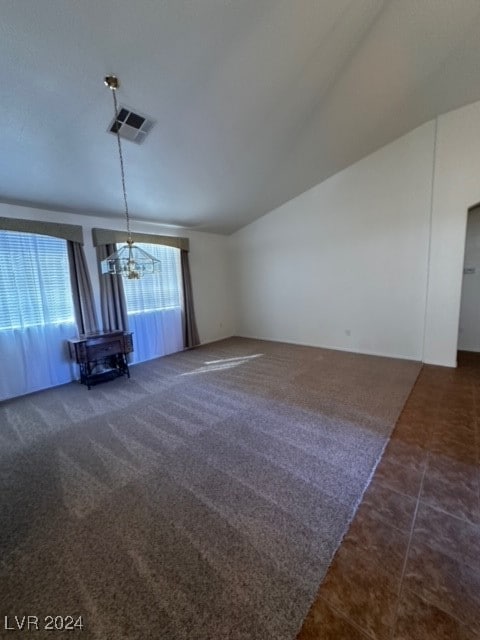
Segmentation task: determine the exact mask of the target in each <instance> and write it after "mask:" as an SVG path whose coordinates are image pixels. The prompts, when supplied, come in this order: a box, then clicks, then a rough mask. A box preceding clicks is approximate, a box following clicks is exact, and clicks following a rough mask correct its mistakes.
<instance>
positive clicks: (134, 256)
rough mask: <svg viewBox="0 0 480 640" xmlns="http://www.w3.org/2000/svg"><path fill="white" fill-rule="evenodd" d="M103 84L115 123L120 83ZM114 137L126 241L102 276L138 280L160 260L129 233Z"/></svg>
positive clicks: (156, 268)
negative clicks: (125, 222) (107, 89)
mask: <svg viewBox="0 0 480 640" xmlns="http://www.w3.org/2000/svg"><path fill="white" fill-rule="evenodd" d="M104 82H105V84H106V85H107V87H108V88H109V89H111V91H112V95H113V108H114V112H115V121H116V120H117V117H118V104H117V95H116V91H117V89H118V87H119V86H120V81H119V80H118V78H117V77H116V76H107V77H106V78H105V80H104ZM115 135H116V138H117V147H118V157H119V161H120V174H121V177H122V192H123V202H124V208H125V218H126V221H127V240H126V244H124V245H123V246H122V247H120V248H119V249H117V251H115V252H114V253H112V254H111V255H109V256H108V257H107V258H105V260H102V262H101V271H102V274H104V275H107V274H110V275H120V276H123V277H124V278H128V279H129V280H138V279H139V278H141V277H142V276H144V275H146V274H150V273H156V272H159V271H160V270H161V264H160V260H157V258H154V257H153V256H152V255H150V254H149V253H148V252H147V251H144V250H143V249H141V248H140V247H137V246H136V245H135V244H134V242H133V240H132V234H131V233H130V214H129V211H128V200H127V189H126V186H125V167H124V162H123V153H122V142H121V140H120V135H119V132H118V127H117V128H116V131H115Z"/></svg>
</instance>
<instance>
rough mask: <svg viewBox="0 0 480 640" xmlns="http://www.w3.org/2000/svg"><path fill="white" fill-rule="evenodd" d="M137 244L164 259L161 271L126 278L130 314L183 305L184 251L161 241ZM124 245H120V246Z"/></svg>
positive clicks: (126, 293) (126, 295)
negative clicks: (182, 271)
mask: <svg viewBox="0 0 480 640" xmlns="http://www.w3.org/2000/svg"><path fill="white" fill-rule="evenodd" d="M136 244H137V246H138V247H140V248H141V249H144V251H147V252H148V253H150V254H151V255H152V256H154V257H155V258H157V259H158V260H160V263H161V271H160V272H159V273H153V274H149V275H146V276H144V277H143V278H141V279H140V280H128V279H125V280H124V281H123V284H124V288H125V298H126V300H127V312H128V315H133V314H138V313H148V312H149V311H159V310H162V309H173V308H179V307H181V305H182V288H181V287H182V284H181V283H182V278H181V264H180V250H179V249H176V248H174V247H166V246H163V245H158V244H146V243H136ZM121 246H122V245H120V244H119V245H117V248H120V247H121Z"/></svg>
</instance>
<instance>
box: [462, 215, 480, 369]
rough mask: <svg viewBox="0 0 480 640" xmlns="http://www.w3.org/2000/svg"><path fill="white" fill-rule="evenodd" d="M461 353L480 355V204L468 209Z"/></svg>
mask: <svg viewBox="0 0 480 640" xmlns="http://www.w3.org/2000/svg"><path fill="white" fill-rule="evenodd" d="M458 352H459V354H458V355H459V356H460V357H461V356H462V355H463V358H462V359H464V358H465V355H467V354H465V352H467V353H471V354H474V353H478V354H479V357H480V203H479V204H477V205H475V206H474V207H471V208H470V209H469V210H468V218H467V231H466V237H465V257H464V263H463V278H462V299H461V304H460V319H459V326H458Z"/></svg>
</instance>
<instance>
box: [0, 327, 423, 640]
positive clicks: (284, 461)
mask: <svg viewBox="0 0 480 640" xmlns="http://www.w3.org/2000/svg"><path fill="white" fill-rule="evenodd" d="M419 369H420V365H419V364H417V363H413V362H407V361H401V360H394V359H388V358H376V357H372V356H362V355H354V354H348V353H341V352H335V351H329V350H323V349H315V348H307V347H300V346H294V345H285V344H279V343H271V342H264V341H256V340H246V339H240V338H232V339H229V340H225V341H221V342H217V343H215V344H211V345H207V346H205V347H201V348H199V349H196V350H192V351H188V352H185V353H180V354H176V355H173V356H169V357H166V358H162V359H160V360H156V361H151V362H149V363H144V364H141V365H138V366H136V367H133V368H132V378H131V379H130V380H127V379H125V378H119V379H117V380H114V381H112V382H108V383H105V384H101V385H98V386H96V387H94V388H92V390H91V391H88V390H87V389H86V388H85V387H83V386H81V385H80V384H77V383H73V384H70V385H66V386H63V387H59V388H56V389H51V390H48V391H44V392H41V393H36V394H33V395H30V396H26V397H24V398H18V399H16V400H12V401H8V402H5V403H3V404H0V447H1V454H0V508H1V532H0V554H1V563H2V564H1V569H0V571H1V573H0V603H1V610H0V616H1V618H2V624H3V616H5V615H9V616H14V615H18V616H21V615H28V614H30V615H37V616H39V617H40V626H41V624H42V620H43V618H44V617H45V616H47V615H52V616H56V615H59V616H66V615H72V616H74V617H77V616H79V615H82V616H83V624H84V625H85V628H84V630H83V632H82V633H77V634H69V633H65V635H67V636H68V637H70V636H71V635H73V636H74V637H77V636H78V637H81V638H85V639H87V638H98V639H101V640H109V639H112V640H123V639H128V640H132V639H138V640H147V639H150V638H152V639H164V638H165V639H169V640H170V639H171V640H180V639H187V638H188V639H189V640H190V639H191V640H217V639H218V640H221V639H226V638H229V639H232V640H233V639H234V640H240V639H247V638H248V639H258V640H269V639H272V640H283V639H285V640H287V639H288V640H291V639H293V638H294V637H295V635H296V633H297V632H298V630H299V628H300V626H301V624H302V621H303V618H304V617H305V615H306V613H307V611H308V608H309V606H310V604H311V602H312V600H313V598H314V596H315V593H316V591H317V588H318V585H319V583H320V581H321V580H322V577H323V576H324V574H325V571H326V569H327V567H328V564H329V562H330V560H331V558H332V555H333V554H334V552H335V549H336V548H337V546H338V544H339V542H340V540H341V538H342V536H343V534H344V533H345V530H346V528H347V527H348V523H349V522H350V520H351V518H352V516H353V513H354V510H355V507H356V505H357V504H358V501H359V499H360V498H361V495H362V493H363V491H364V489H365V487H366V485H367V484H368V481H369V478H370V475H371V473H372V471H373V469H374V467H375V465H376V463H377V461H378V459H379V456H380V455H381V452H382V450H383V448H384V446H385V443H386V441H387V439H388V436H389V434H390V432H391V430H392V428H393V426H394V423H395V421H396V419H397V417H398V414H399V412H400V410H401V408H402V406H403V404H404V402H405V400H406V398H407V396H408V393H409V391H410V389H411V387H412V385H413V383H414V381H415V378H416V376H417V374H418V372H419ZM0 628H1V627H0ZM0 635H1V631H0ZM28 635H29V636H30V635H31V634H28ZM33 635H34V636H35V637H36V638H43V637H45V638H51V637H56V636H57V633H56V632H52V631H38V632H35V633H34V634H33ZM17 636H18V637H25V632H23V634H20V633H18V634H17V633H15V632H13V631H12V632H7V633H6V634H5V637H8V638H13V637H17ZM2 637H3V636H2Z"/></svg>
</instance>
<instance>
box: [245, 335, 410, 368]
mask: <svg viewBox="0 0 480 640" xmlns="http://www.w3.org/2000/svg"><path fill="white" fill-rule="evenodd" d="M233 337H235V338H248V339H250V340H265V341H266V342H277V343H282V342H283V343H284V344H295V345H298V346H300V347H315V348H317V349H330V350H331V351H342V352H344V353H358V354H360V355H365V356H376V357H378V358H395V359H397V360H408V361H410V362H421V358H413V357H409V356H406V355H403V354H395V353H381V352H379V351H370V350H368V349H365V350H363V351H362V350H360V349H347V348H346V347H338V346H337V347H332V346H331V345H327V344H311V343H308V342H300V341H296V340H274V339H273V338H260V337H258V336H248V335H236V336H233Z"/></svg>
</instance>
